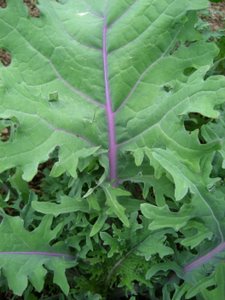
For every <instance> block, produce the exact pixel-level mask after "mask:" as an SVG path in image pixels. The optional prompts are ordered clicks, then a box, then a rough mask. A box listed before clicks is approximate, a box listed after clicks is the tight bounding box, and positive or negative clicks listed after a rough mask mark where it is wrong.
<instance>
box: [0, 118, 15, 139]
mask: <svg viewBox="0 0 225 300" xmlns="http://www.w3.org/2000/svg"><path fill="white" fill-rule="evenodd" d="M18 126H19V122H18V121H17V120H16V118H12V119H0V140H1V141H2V142H7V141H8V140H9V139H10V138H13V136H14V134H15V132H16V130H17V128H18Z"/></svg>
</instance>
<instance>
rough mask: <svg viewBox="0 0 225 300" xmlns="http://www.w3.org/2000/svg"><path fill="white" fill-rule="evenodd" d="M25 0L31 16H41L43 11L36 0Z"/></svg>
mask: <svg viewBox="0 0 225 300" xmlns="http://www.w3.org/2000/svg"><path fill="white" fill-rule="evenodd" d="M0 1H1V0H0ZM23 2H24V3H25V4H26V6H27V7H28V12H29V15H30V16H31V17H33V18H39V17H40V14H41V12H40V9H39V8H38V7H37V2H36V0H23Z"/></svg>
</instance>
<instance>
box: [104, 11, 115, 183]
mask: <svg viewBox="0 0 225 300" xmlns="http://www.w3.org/2000/svg"><path fill="white" fill-rule="evenodd" d="M102 44H103V48H102V57H103V70H104V82H105V98H106V104H105V110H106V116H107V121H108V137H109V141H108V142H109V151H108V158H109V173H110V174H109V176H110V181H111V183H112V185H113V186H116V185H117V145H116V132H115V116H114V112H113V109H112V99H111V95H110V85H109V74H108V52H107V23H106V16H104V24H103V33H102Z"/></svg>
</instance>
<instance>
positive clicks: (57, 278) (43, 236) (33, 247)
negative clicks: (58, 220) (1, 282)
mask: <svg viewBox="0 0 225 300" xmlns="http://www.w3.org/2000/svg"><path fill="white" fill-rule="evenodd" d="M51 225H52V217H51V216H45V217H44V218H43V220H42V222H41V223H40V225H39V226H38V227H37V228H36V229H35V230H33V231H32V232H29V231H27V230H25V229H24V226H23V220H22V219H21V218H19V217H10V216H7V215H5V214H4V215H3V220H2V222H1V224H0V235H1V244H0V269H1V271H2V273H3V274H4V276H5V277H6V278H7V281H8V285H9V288H10V289H12V290H13V292H14V293H15V294H16V295H22V293H23V292H24V290H25V288H26V287H27V284H28V280H29V281H30V282H31V283H32V285H33V286H34V287H35V289H36V290H37V291H39V292H40V291H41V290H42V289H43V286H44V280H45V276H46V274H47V270H50V271H53V272H54V278H53V281H54V283H56V284H57V285H58V286H59V287H60V288H61V289H62V290H63V292H64V293H65V294H68V291H69V285H68V282H67V279H66V276H65V270H66V269H67V268H70V267H72V266H74V259H73V257H71V256H69V255H68V254H66V253H63V252H62V249H57V247H54V246H50V242H51V241H52V240H54V239H55V238H56V237H57V235H58V233H59V231H60V229H61V227H62V226H61V225H58V226H57V227H55V228H54V229H51ZM64 251H65V249H64Z"/></svg>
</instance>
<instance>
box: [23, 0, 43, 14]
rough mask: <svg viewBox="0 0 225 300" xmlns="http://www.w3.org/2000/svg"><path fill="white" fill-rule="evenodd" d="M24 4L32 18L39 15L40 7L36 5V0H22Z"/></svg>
mask: <svg viewBox="0 0 225 300" xmlns="http://www.w3.org/2000/svg"><path fill="white" fill-rule="evenodd" d="M23 2H24V4H26V6H27V8H28V12H29V15H30V16H31V17H33V18H39V17H40V14H41V12H40V9H39V8H38V7H37V4H38V1H37V0H23Z"/></svg>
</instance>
